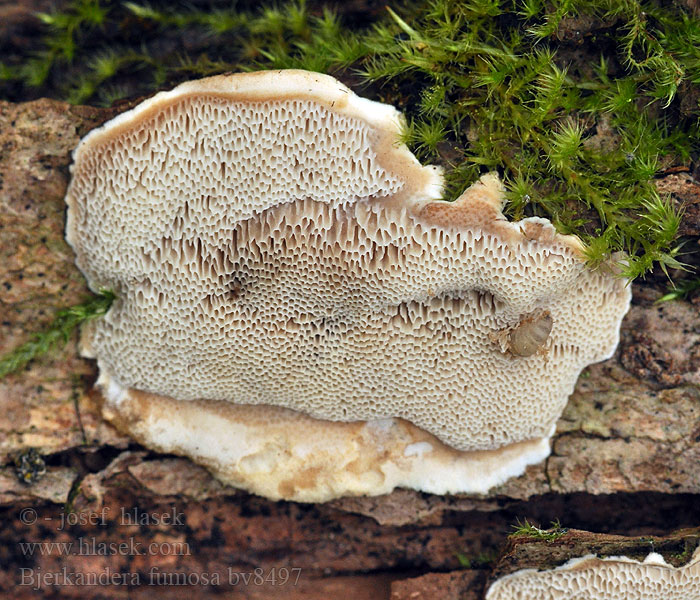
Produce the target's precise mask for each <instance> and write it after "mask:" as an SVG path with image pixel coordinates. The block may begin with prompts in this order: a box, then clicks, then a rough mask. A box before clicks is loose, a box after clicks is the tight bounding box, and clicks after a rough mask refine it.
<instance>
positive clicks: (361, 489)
mask: <svg viewBox="0 0 700 600" xmlns="http://www.w3.org/2000/svg"><path fill="white" fill-rule="evenodd" d="M401 121H402V119H401V115H400V114H399V113H398V112H397V111H396V110H395V109H394V108H392V107H390V106H387V105H383V104H379V103H376V102H371V101H369V100H365V99H361V98H358V97H357V96H355V95H354V94H353V93H352V92H351V91H350V90H349V89H348V88H346V87H345V86H343V85H342V84H340V83H339V82H337V81H336V80H335V79H333V78H331V77H328V76H325V75H319V74H315V73H308V72H303V71H270V72H261V73H249V74H239V75H226V76H217V77H212V78H209V79H203V80H199V81H193V82H188V83H185V84H183V85H180V86H178V87H177V88H175V89H174V90H172V91H170V92H166V93H160V94H157V95H156V96H154V97H153V98H151V99H149V100H147V101H145V102H143V103H142V104H141V105H139V106H138V107H136V108H135V109H133V110H131V111H129V112H126V113H124V114H122V115H120V116H119V117H117V118H116V119H114V120H113V121H110V122H109V123H107V124H106V125H104V126H103V127H101V128H100V129H97V130H95V131H93V132H91V133H90V134H89V135H88V136H87V137H86V138H85V139H84V140H83V141H82V142H81V143H80V145H79V146H78V148H77V149H76V151H75V153H74V165H73V168H72V173H73V179H72V181H71V184H70V187H69V190H68V193H67V197H66V202H67V204H68V223H67V234H66V237H67V239H68V241H69V243H70V244H71V245H72V246H73V248H74V249H75V252H76V255H77V259H76V262H77V264H78V266H79V267H80V268H81V270H82V271H83V272H84V273H85V275H86V277H87V279H88V282H89V284H90V286H91V287H92V289H94V290H97V289H99V288H102V287H106V288H111V289H113V290H114V291H115V292H116V294H117V296H118V297H117V300H116V301H115V302H114V304H113V306H112V308H111V309H110V311H109V312H108V313H107V315H106V316H105V317H104V318H103V319H101V320H100V321H98V322H96V323H94V324H93V325H92V326H91V327H89V328H87V329H86V330H85V332H84V336H83V344H84V347H83V350H84V353H85V354H86V355H87V356H93V357H96V358H97V359H98V364H99V368H100V372H101V379H100V381H101V382H102V384H101V385H103V386H106V385H107V382H108V385H109V387H110V389H112V390H113V391H114V390H118V391H114V393H111V394H108V405H109V407H108V408H106V414H108V415H109V416H110V417H111V418H113V419H114V420H115V421H119V422H120V423H121V424H122V427H125V428H126V429H127V430H129V431H131V432H132V434H133V435H134V436H135V437H137V438H138V439H141V440H142V441H143V442H144V443H146V444H148V445H153V446H154V447H158V448H159V449H162V450H165V451H174V452H179V453H183V454H186V455H188V456H192V457H193V458H195V459H196V460H198V461H199V462H202V463H204V464H209V463H213V462H218V464H219V467H218V468H214V467H211V468H212V469H214V470H215V472H217V473H219V475H220V476H221V477H222V478H223V479H224V480H227V481H229V482H234V483H235V485H239V486H241V487H246V488H248V489H256V490H260V489H265V490H267V491H262V492H260V493H264V494H266V495H270V496H275V493H273V492H272V491H269V490H271V489H272V487H274V485H277V484H279V485H280V486H282V481H281V480H279V481H278V480H277V479H279V477H281V475H279V476H275V477H277V479H275V477H272V476H270V477H272V479H273V480H274V481H277V483H275V484H274V485H272V484H270V485H265V486H262V487H260V486H259V485H258V483H257V478H259V477H262V476H263V475H261V474H260V472H258V471H255V473H257V474H255V475H250V476H247V475H243V474H242V473H243V471H245V469H244V468H243V467H242V466H241V464H240V463H241V461H242V460H243V458H242V457H243V456H248V454H247V453H246V452H247V451H246V449H245V448H241V447H239V448H238V450H237V451H236V452H234V453H233V454H230V455H226V456H224V454H225V453H223V452H219V451H218V450H217V449H216V448H215V447H213V446H211V445H207V444H206V442H205V441H202V443H200V444H198V443H196V442H193V441H192V439H191V438H192V436H190V435H189V431H188V430H187V428H188V422H192V418H193V417H192V411H195V410H202V411H205V412H206V413H207V415H209V416H210V417H211V418H212V419H211V420H209V421H207V423H208V424H209V425H207V427H210V426H212V425H211V424H212V423H215V422H216V419H217V418H221V419H222V423H224V422H226V423H235V422H238V423H240V426H241V427H244V428H248V429H247V430H246V431H248V433H249V434H250V435H246V436H243V437H244V438H245V439H249V440H252V439H253V438H255V440H257V441H256V442H255V444H253V445H254V446H255V445H256V444H257V445H259V444H262V445H263V446H265V444H266V443H267V442H268V441H270V440H272V438H274V439H277V438H278V437H279V428H283V429H284V428H290V429H293V428H298V427H300V423H301V421H300V419H301V420H302V421H303V422H304V423H307V424H309V423H311V422H312V421H313V422H314V423H315V424H314V425H313V426H311V425H308V427H309V431H313V432H314V435H320V436H321V437H323V435H324V434H323V432H326V433H327V435H328V438H327V439H326V440H325V441H324V440H322V439H320V438H319V440H318V442H319V443H325V442H327V441H328V440H330V439H333V440H335V441H334V442H333V443H334V444H339V447H344V444H345V443H346V442H347V443H348V444H351V443H355V442H354V441H352V442H351V441H350V440H351V438H352V440H356V437H357V435H358V434H357V431H358V430H359V429H362V430H363V431H364V432H365V433H366V432H371V434H367V435H366V436H365V437H363V440H364V441H363V442H362V443H361V444H360V445H359V446H358V447H362V448H366V447H367V446H368V445H371V444H375V443H379V442H378V441H377V440H379V438H381V439H382V440H383V441H382V442H381V443H382V444H385V443H386V444H389V445H390V446H391V444H395V443H396V444H398V443H399V442H398V441H397V440H398V439H399V438H400V439H402V440H404V441H405V440H406V439H409V438H410V439H411V440H413V439H414V438H415V440H419V441H420V443H423V441H425V443H426V444H427V445H428V446H430V449H427V448H428V446H419V448H422V449H423V450H421V451H420V452H418V451H415V452H414V451H413V450H407V451H406V450H405V449H404V450H400V451H399V450H398V449H397V448H398V447H397V448H394V449H393V450H391V451H387V452H383V453H382V452H379V451H376V452H375V453H371V452H370V455H372V456H376V457H377V459H376V460H387V459H386V457H387V456H394V455H395V456H397V457H398V456H399V455H401V456H402V457H403V458H402V459H401V461H403V462H402V465H403V466H402V467H401V468H400V469H398V470H399V471H401V472H402V473H403V474H402V475H401V476H396V477H394V476H388V475H386V473H385V475H384V476H385V477H386V481H384V482H383V483H381V484H379V483H367V482H365V483H363V484H362V485H359V486H358V485H355V484H350V483H347V482H345V483H342V481H341V480H342V479H343V477H340V476H339V475H338V473H339V470H338V469H339V467H338V465H340V464H343V460H338V456H335V457H333V455H332V453H331V454H330V455H328V456H327V455H326V454H324V452H320V453H317V452H316V450H314V451H313V452H310V453H309V455H308V456H307V457H306V458H305V461H301V462H300V463H299V465H300V466H299V467H298V468H302V465H304V466H305V468H316V467H314V465H316V466H317V468H318V469H320V471H321V472H324V473H334V474H333V475H329V477H330V478H331V479H333V481H334V482H335V483H330V484H328V485H329V486H330V488H329V489H330V490H331V491H328V490H326V491H321V489H320V487H319V488H318V490H317V495H316V496H314V493H316V492H314V491H313V490H312V491H310V492H305V494H306V495H305V496H304V497H305V498H309V499H315V498H317V497H318V498H321V497H323V498H327V497H331V496H334V495H342V494H344V493H382V492H384V491H387V490H388V489H389V488H391V487H393V486H394V485H405V486H410V487H415V488H417V489H426V490H428V489H429V490H431V491H453V492H456V491H482V490H484V491H485V490H486V489H488V487H491V486H492V485H495V484H496V483H500V482H501V481H503V480H504V479H505V478H507V477H509V476H512V475H514V474H517V473H519V472H522V470H523V469H524V467H525V465H526V464H529V463H532V462H535V461H538V460H541V459H542V458H543V457H544V456H546V454H547V452H548V450H547V441H548V438H549V436H550V435H551V433H552V431H553V427H554V424H555V421H556V419H557V418H558V416H559V415H560V413H561V411H562V410H563V407H564V405H565V403H566V400H567V397H568V395H569V394H570V393H571V392H572V390H573V386H574V384H575V382H576V378H577V377H578V374H579V373H580V371H581V370H582V369H583V368H584V367H585V366H586V365H588V364H590V363H593V362H596V361H600V360H603V359H605V358H608V357H609V356H610V355H611V354H612V352H613V351H614V349H615V346H616V345H617V342H618V331H619V324H620V321H621V319H622V316H623V315H624V314H625V312H626V311H627V309H628V306H629V301H630V292H629V288H628V287H627V286H626V282H625V281H623V280H621V279H619V278H615V277H613V276H611V275H609V274H608V273H605V272H602V271H592V270H590V269H588V268H587V267H586V266H585V264H584V261H583V258H582V256H581V244H580V242H579V241H578V239H577V238H575V237H572V236H562V235H559V234H557V233H556V231H555V230H554V228H553V227H552V225H551V224H550V223H549V222H548V221H546V220H544V219H539V218H529V219H524V220H523V221H519V222H517V223H511V222H508V221H507V220H506V219H505V217H504V216H503V214H502V213H501V209H502V204H503V188H502V185H501V183H500V181H499V179H498V177H497V175H495V174H489V175H485V176H483V177H482V178H481V180H480V181H478V182H477V183H476V184H474V185H473V186H472V187H470V188H469V189H468V190H467V191H466V192H465V193H464V194H463V195H462V196H461V197H460V198H459V199H458V200H457V201H456V202H454V203H447V202H444V201H442V200H439V199H438V198H439V196H440V192H441V189H442V175H441V173H440V171H439V169H437V168H435V167H425V166H422V165H420V163H419V162H418V161H417V160H416V158H415V157H414V156H413V155H412V154H411V153H410V151H409V150H408V149H407V148H406V146H404V145H403V144H400V143H399V141H398V140H399V136H400V128H401ZM136 390H138V391H139V394H138V395H135V391H136ZM137 396H138V397H137ZM156 397H157V400H156ZM149 398H150V399H151V400H149ZM117 399H118V400H117ZM195 401H197V402H195ZM188 402H189V403H190V404H187V403H188ZM222 402H223V403H231V407H228V408H225V409H223V408H221V406H222V405H221V403H222ZM137 404H138V405H139V406H141V410H143V411H145V412H144V415H145V414H146V413H148V415H149V418H152V419H154V421H153V427H156V428H159V429H158V431H155V430H154V431H149V430H147V426H146V425H145V422H146V419H145V417H144V421H142V422H140V423H139V421H138V419H134V413H133V410H132V409H133V408H134V407H135V406H136V405H137ZM166 405H167V406H168V407H169V408H168V409H167V411H166V412H165V413H164V414H160V413H158V410H157V409H156V408H155V407H156V406H159V407H161V408H164V407H165V406H166ZM173 405H174V406H181V407H182V408H181V409H180V411H179V412H178V411H177V410H174V409H173V408H172V407H173ZM234 405H238V406H234ZM244 405H245V407H244ZM250 405H257V408H252V407H251V406H250ZM195 407H197V408H195ZM291 411H296V412H297V413H301V414H296V413H292V412H291ZM176 413H178V414H180V415H183V414H184V413H187V414H188V415H189V416H188V417H187V418H186V419H180V417H178V416H177V414H176ZM224 413H225V417H224V416H223V414H224ZM120 414H121V417H120ZM197 414H200V413H197ZM207 418H208V417H207ZM304 419H306V420H305V421H304ZM205 420H206V419H205ZM148 422H151V421H148ZM156 422H157V423H158V424H157V425H156ZM201 422H202V423H203V422H204V421H201ZM252 423H255V425H252ZM285 423H286V424H285ZM350 423H352V426H350V425H349V424H350ZM129 424H130V425H129ZM227 426H228V425H227ZM232 427H233V426H232ZM358 428H359V429H358ZM363 428H364V429H363ZM367 428H369V429H367ZM394 428H398V429H399V430H401V432H402V433H401V434H400V435H399V434H396V435H397V436H398V437H396V439H394V438H392V436H391V435H389V436H388V437H387V436H386V435H384V433H381V435H379V434H378V433H377V431H381V432H384V431H385V430H386V431H398V430H396V429H394ZM165 429H168V431H169V432H170V433H169V435H167V436H163V435H160V433H162V431H164V430H165ZM217 429H218V430H220V429H221V426H217ZM136 430H138V433H137V432H136ZM198 431H200V432H203V431H206V428H203V429H201V430H198ZM252 431H254V432H255V434H254V436H253V434H252V433H251V432H252ZM266 431H267V432H268V433H266ZM407 431H410V433H406V432H407ZM217 435H218V434H217ZM362 435H365V434H362ZM392 435H394V434H392ZM406 435H408V438H406ZM266 436H267V438H269V439H268V440H267V441H265V438H266ZM367 436H369V437H367ZM424 436H427V437H426V438H425V440H424ZM166 438H167V440H166ZM341 438H342V440H345V441H343V442H340V441H338V440H340V439H341ZM428 438H429V440H430V441H427V440H428ZM185 439H188V440H190V441H188V442H187V443H184V441H183V440H185ZM298 439H299V435H298V434H297V433H294V432H290V434H289V435H288V436H286V437H285V440H286V441H285V442H284V443H283V444H282V445H281V448H283V449H281V450H279V452H280V453H289V452H292V453H293V452H294V451H295V448H296V444H298V443H299V441H298ZM367 440H374V441H371V442H367ZM387 440H394V441H387ZM307 441H309V442H310V440H307ZM250 443H251V444H252V442H250ZM411 443H413V442H411V441H409V442H408V445H409V446H410V445H411ZM511 445H517V446H514V447H517V448H518V449H519V450H518V451H517V452H512V451H509V450H507V448H508V447H509V446H511ZM256 447H257V446H256ZM266 447H267V446H266ZM392 448H393V446H392ZM443 450H444V452H443ZM484 451H487V452H490V453H494V452H495V453H496V454H498V453H502V458H501V460H502V463H501V464H500V466H499V467H497V468H495V467H494V466H493V465H495V464H497V463H498V460H496V459H494V458H493V457H492V458H490V459H489V461H487V463H488V465H489V466H488V467H487V466H485V465H486V464H487V463H483V462H482V463H479V464H481V467H480V468H478V469H476V471H471V473H472V474H470V475H466V471H462V470H460V469H461V467H460V468H456V469H453V470H450V469H451V468H452V467H454V465H455V463H454V461H469V460H471V458H474V457H475V456H476V455H474V454H470V453H481V452H484ZM256 452H257V450H256V451H252V450H251V454H253V455H256V456H257V454H256ZM265 452H266V454H265V456H266V458H265V460H263V461H262V462H263V463H264V465H268V466H269V465H270V464H272V463H274V462H275V460H281V459H279V456H278V457H277V458H274V456H275V455H274V453H273V454H272V455H270V454H269V452H268V451H267V450H266V451H265ZM357 452H360V451H359V450H357ZM431 452H434V453H435V454H431ZM406 453H408V454H406ZM360 454H362V455H363V461H364V463H367V464H366V465H365V467H363V468H366V469H371V466H370V463H371V462H372V461H370V460H368V459H367V456H368V455H367V454H366V453H365V450H362V452H360ZM438 455H440V457H441V458H439V459H438V458H437V456H438ZM317 456H318V457H319V458H316V457H317ZM448 456H449V458H447V457H448ZM494 456H495V455H494ZM235 457H237V458H235ZM271 457H272V458H271ZM320 457H326V458H320ZM382 457H384V458H382ZM406 457H409V458H410V457H413V458H412V460H410V461H408V462H409V463H410V466H406V464H407V463H406V461H405V460H404V459H405V458H406ZM470 457H471V458H470ZM273 458H274V460H273ZM482 458H483V457H482ZM365 459H367V460H365ZM334 460H335V461H336V463H335V464H333V461H334ZM373 460H374V459H373ZM396 460H398V458H397V459H396ZM431 460H432V461H433V462H432V463H431V462H430V461H431ZM324 461H325V462H324ZM328 461H330V463H329V462H328ZM391 461H394V459H393V458H392V459H391V460H390V462H391ZM426 461H427V462H426ZM361 462H362V461H361ZM317 463H318V464H317ZM364 463H363V464H364ZM280 464H281V463H280ZM294 464H296V463H294ZM426 464H431V465H433V467H434V471H433V473H432V474H431V475H430V477H431V478H432V479H433V480H434V479H439V473H440V469H445V473H446V475H445V477H446V483H443V484H438V483H431V484H427V483H426V482H427V479H426V478H427V477H428V474H426V473H425V469H424V466H425V465H426ZM470 464H476V463H470ZM392 465H394V466H395V462H392ZM375 466H376V465H375ZM394 466H392V467H391V468H388V467H386V465H384V466H383V467H381V469H380V470H382V471H390V470H391V469H393V468H394ZM264 468H267V466H264ZM264 468H263V471H264ZM289 468H290V469H291V468H292V467H291V466H290V467H289ZM223 472H225V473H227V474H228V475H225V476H222V475H221V473H223ZM448 472H449V473H450V475H447V473H448ZM418 473H423V474H422V475H419V474H418ZM458 473H462V474H461V475H458ZM358 477H359V476H358ZM334 478H335V479H334ZM370 479H371V478H370ZM368 481H369V479H368ZM271 485H272V487H271ZM319 485H320V484H319ZM324 485H326V484H324ZM282 487H283V486H282ZM285 489H289V488H288V486H287V488H285ZM278 495H279V496H280V497H297V496H294V494H291V496H290V493H288V492H284V491H282V488H281V487H280V489H279V491H278Z"/></svg>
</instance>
